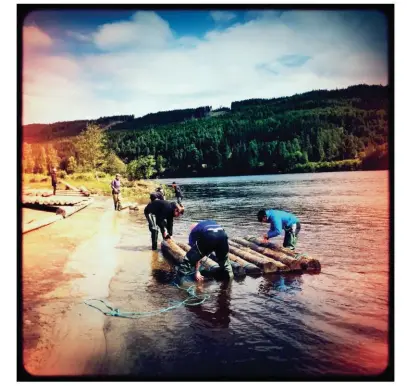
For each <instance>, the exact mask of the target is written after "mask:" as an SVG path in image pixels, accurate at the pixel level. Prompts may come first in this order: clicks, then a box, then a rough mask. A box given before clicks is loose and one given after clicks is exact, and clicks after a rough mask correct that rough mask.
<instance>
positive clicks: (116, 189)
mask: <svg viewBox="0 0 407 386" xmlns="http://www.w3.org/2000/svg"><path fill="white" fill-rule="evenodd" d="M110 186H111V188H112V196H113V204H114V210H120V209H121V203H120V174H116V178H115V179H114V180H113V181H112V182H111V183H110Z"/></svg>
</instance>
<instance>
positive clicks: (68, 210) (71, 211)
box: [62, 199, 93, 218]
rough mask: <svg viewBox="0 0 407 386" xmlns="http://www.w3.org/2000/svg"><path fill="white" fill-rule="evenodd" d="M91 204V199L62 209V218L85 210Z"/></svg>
mask: <svg viewBox="0 0 407 386" xmlns="http://www.w3.org/2000/svg"><path fill="white" fill-rule="evenodd" d="M91 202H93V199H88V200H86V201H84V202H83V203H81V204H80V205H74V206H67V207H65V208H62V209H64V210H65V216H64V218H67V217H69V216H72V215H73V214H74V213H76V212H79V211H80V210H82V209H83V208H86V207H87V206H88V205H89V204H90V203H91Z"/></svg>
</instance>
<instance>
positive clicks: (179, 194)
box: [172, 181, 184, 205]
mask: <svg viewBox="0 0 407 386" xmlns="http://www.w3.org/2000/svg"><path fill="white" fill-rule="evenodd" d="M172 187H173V188H174V193H175V197H177V202H178V204H180V205H181V202H182V199H183V198H184V195H183V194H182V190H181V188H180V187H179V186H178V185H177V184H176V183H175V181H174V182H173V183H172Z"/></svg>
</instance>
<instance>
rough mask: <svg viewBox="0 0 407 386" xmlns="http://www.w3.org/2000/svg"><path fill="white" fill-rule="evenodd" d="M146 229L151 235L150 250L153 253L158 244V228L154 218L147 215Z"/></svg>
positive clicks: (151, 215)
mask: <svg viewBox="0 0 407 386" xmlns="http://www.w3.org/2000/svg"><path fill="white" fill-rule="evenodd" d="M147 221H148V229H149V230H150V233H151V249H152V250H153V251H155V250H157V243H158V233H159V228H158V225H157V221H156V218H155V216H154V215H153V214H151V213H150V214H148V218H147Z"/></svg>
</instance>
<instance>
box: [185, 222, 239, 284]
mask: <svg viewBox="0 0 407 386" xmlns="http://www.w3.org/2000/svg"><path fill="white" fill-rule="evenodd" d="M189 245H190V246H191V249H190V250H189V251H188V252H187V254H186V256H185V258H184V260H183V261H182V262H181V264H180V266H179V268H178V272H177V275H178V278H179V279H182V278H183V277H185V276H187V275H189V274H190V273H191V272H192V271H193V270H194V268H195V279H196V280H197V281H202V280H203V279H204V278H203V276H202V275H201V273H200V272H199V267H200V260H201V259H202V258H204V257H205V256H208V255H210V254H211V253H212V252H214V253H215V255H216V262H217V263H218V264H219V266H220V268H221V269H222V270H223V273H224V274H225V276H227V278H228V279H233V277H234V275H233V269H232V265H231V263H230V260H229V256H228V254H229V243H228V236H227V234H226V232H225V230H224V229H223V228H222V227H221V226H220V225H218V224H217V223H216V222H215V221H212V220H205V221H201V222H199V223H197V224H193V225H192V227H191V232H190V234H189Z"/></svg>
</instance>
